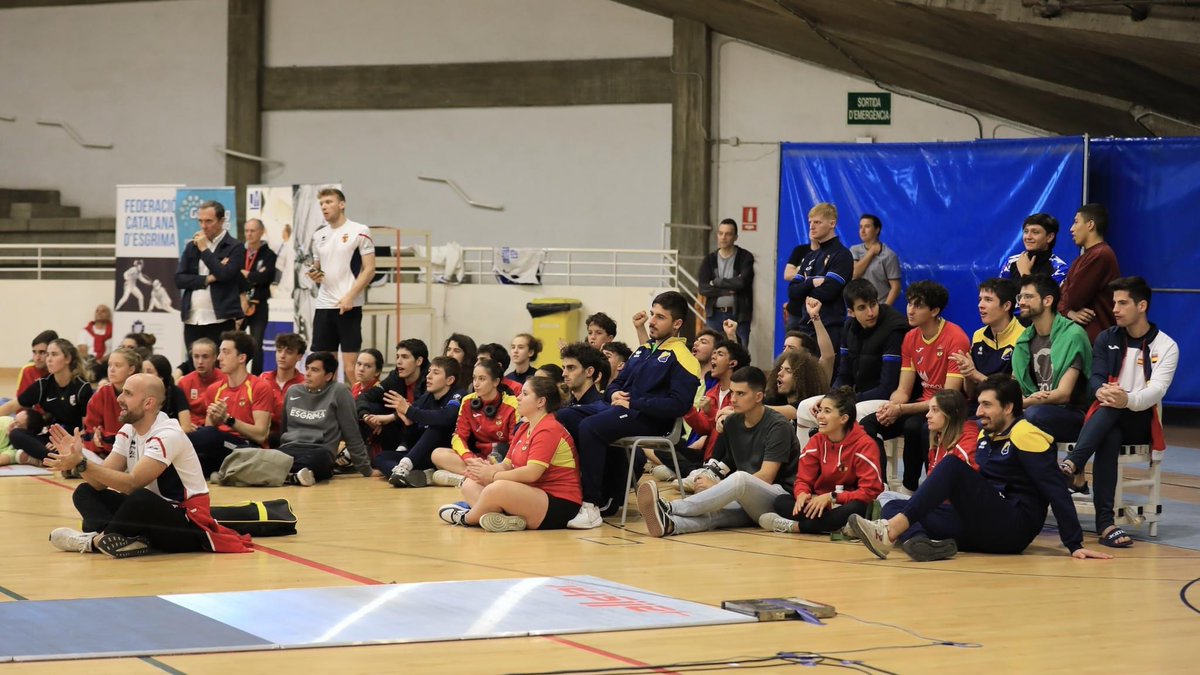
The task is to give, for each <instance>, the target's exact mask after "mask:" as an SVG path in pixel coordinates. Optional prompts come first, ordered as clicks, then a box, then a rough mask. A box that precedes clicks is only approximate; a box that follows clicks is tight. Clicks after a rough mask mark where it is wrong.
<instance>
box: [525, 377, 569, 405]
mask: <svg viewBox="0 0 1200 675" xmlns="http://www.w3.org/2000/svg"><path fill="white" fill-rule="evenodd" d="M525 386H527V387H529V389H530V390H531V391H532V392H533V395H534V396H536V397H538V398H544V399H546V412H548V413H552V412H554V411H555V410H558V409H559V408H561V407H562V392H561V391H559V389H558V383H557V382H555V381H554V380H552V379H550V378H548V377H541V376H539V375H534V376H533V377H531V378H529V379H528V380H525Z"/></svg>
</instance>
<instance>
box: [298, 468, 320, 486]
mask: <svg viewBox="0 0 1200 675" xmlns="http://www.w3.org/2000/svg"><path fill="white" fill-rule="evenodd" d="M296 484H297V485H300V486H302V487H312V486H314V485H316V484H317V477H316V476H315V475H313V472H312V469H310V468H308V467H307V466H306V467H304V468H303V469H300V470H299V471H297V472H296Z"/></svg>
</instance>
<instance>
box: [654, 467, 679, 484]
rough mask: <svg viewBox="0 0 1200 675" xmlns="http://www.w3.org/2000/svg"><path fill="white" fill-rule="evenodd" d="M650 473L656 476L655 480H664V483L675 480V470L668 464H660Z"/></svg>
mask: <svg viewBox="0 0 1200 675" xmlns="http://www.w3.org/2000/svg"><path fill="white" fill-rule="evenodd" d="M650 475H651V476H653V477H654V480H657V481H662V482H663V483H668V482H670V481H673V480H675V472H674V471H673V470H672V469H671V467H669V466H667V465H666V464H659V465H658V466H656V467H654V468H653V469H651V470H650Z"/></svg>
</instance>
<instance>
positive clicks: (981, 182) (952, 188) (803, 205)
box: [773, 137, 1084, 353]
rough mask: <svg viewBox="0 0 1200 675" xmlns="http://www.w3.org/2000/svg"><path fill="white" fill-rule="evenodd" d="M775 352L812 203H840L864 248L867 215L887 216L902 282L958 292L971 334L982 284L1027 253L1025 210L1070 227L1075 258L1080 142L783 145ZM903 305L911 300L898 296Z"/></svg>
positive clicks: (1063, 238)
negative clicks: (791, 267)
mask: <svg viewBox="0 0 1200 675" xmlns="http://www.w3.org/2000/svg"><path fill="white" fill-rule="evenodd" d="M779 173H780V189H779V242H778V246H779V248H778V255H779V269H778V270H775V273H776V279H777V282H776V297H775V303H774V307H773V308H774V313H775V316H776V329H775V342H776V353H778V351H779V350H780V349H782V346H783V337H784V332H785V330H784V323H783V318H782V312H781V310H780V309H779V308H780V306H781V304H782V303H783V302H784V301H786V299H787V282H785V281H783V267H784V265H785V264H786V263H787V259H788V257H789V256H790V254H791V252H792V250H793V249H794V248H795V247H796V246H799V245H804V246H807V245H808V241H809V237H808V210H809V209H810V208H812V207H813V206H814V205H815V204H817V203H819V202H832V203H833V204H835V205H836V206H837V208H838V228H837V229H838V236H839V237H841V240H842V243H844V244H845V245H846V246H847V247H849V246H852V245H854V244H857V243H860V240H859V238H858V219H859V215H861V214H863V213H873V214H875V215H877V216H879V217H880V218H881V219H882V220H883V233H882V240H883V242H884V243H885V244H887V245H888V246H890V247H892V248H893V249H894V250H895V251H896V253H897V254H898V255H899V257H900V261H901V266H902V271H903V276H904V278H903V280H902V282H901V283H902V285H904V286H907V285H908V284H909V283H912V282H914V281H919V280H921V279H932V280H934V281H937V282H939V283H941V284H943V285H945V286H946V288H947V289H949V291H950V306H949V307H948V308H947V309H946V312H945V316H946V317H947V318H948V319H950V320H951V321H954V322H955V323H957V324H959V325H960V326H962V327H963V330H965V331H966V332H967V334H968V335H970V334H971V333H972V332H973V331H974V330H975V329H976V328H978V327H979V325H980V321H979V312H978V310H977V309H976V307H977V305H978V291H977V286H978V284H979V282H981V281H983V280H984V279H987V278H990V277H994V276H996V274H997V273H998V272H999V270H1000V266H1001V263H1002V262H1003V261H1004V260H1005V259H1006V258H1007V257H1008V256H1009V255H1011V254H1012V253H1014V252H1016V251H1019V250H1022V248H1023V247H1022V244H1021V224H1022V222H1023V221H1024V219H1025V217H1026V216H1028V215H1030V214H1032V213H1038V212H1047V213H1050V214H1051V215H1053V216H1054V217H1056V218H1058V220H1059V222H1060V223H1061V228H1062V229H1061V231H1060V233H1059V240H1058V243H1057V245H1056V247H1055V252H1056V253H1057V254H1058V255H1059V256H1061V257H1062V258H1063V259H1064V260H1066V261H1067V262H1068V263H1070V262H1071V260H1073V259H1074V258H1075V257H1076V256H1077V255H1078V252H1077V251H1076V250H1074V246H1073V245H1072V244H1071V236H1070V233H1069V230H1070V225H1071V220H1072V219H1073V218H1074V216H1075V212H1076V210H1078V208H1079V205H1080V204H1081V203H1082V197H1083V175H1084V143H1083V139H1082V137H1060V138H1047V139H1023V140H1014V141H1007V140H1006V141H973V142H964V143H936V144H907V143H906V144H879V145H874V144H872V145H866V144H863V145H853V144H802V143H784V144H783V145H782V147H781V152H780V171H779ZM896 307H897V309H899V310H900V311H904V299H903V296H901V299H900V300H898V301H897V303H896Z"/></svg>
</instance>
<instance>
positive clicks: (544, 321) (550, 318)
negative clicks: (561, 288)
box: [525, 298, 583, 367]
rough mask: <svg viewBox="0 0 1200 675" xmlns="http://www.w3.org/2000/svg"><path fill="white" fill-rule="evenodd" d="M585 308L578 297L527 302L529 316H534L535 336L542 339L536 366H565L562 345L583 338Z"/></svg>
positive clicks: (539, 299) (540, 299) (526, 307)
mask: <svg viewBox="0 0 1200 675" xmlns="http://www.w3.org/2000/svg"><path fill="white" fill-rule="evenodd" d="M581 307H583V302H581V301H579V300H576V299H575V298H538V299H537V300H534V301H532V302H528V303H526V304H525V309H527V310H529V316H531V317H533V331H532V332H533V336H534V337H535V338H537V339H539V340H541V341H542V353H541V354H538V358H537V361H536V362H534V364H533V365H534V366H535V367H537V366H544V365H546V364H547V363H553V364H555V365H558V366H561V365H562V357H561V356H559V354H558V350H559V346H558V345H559V342H575V341H576V340H578V339H579V308H581Z"/></svg>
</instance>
